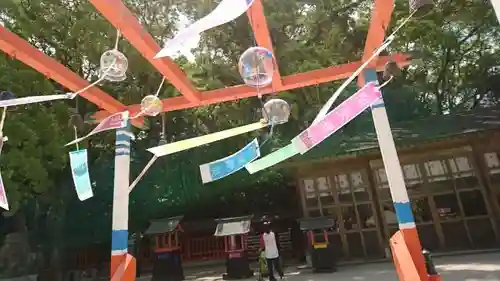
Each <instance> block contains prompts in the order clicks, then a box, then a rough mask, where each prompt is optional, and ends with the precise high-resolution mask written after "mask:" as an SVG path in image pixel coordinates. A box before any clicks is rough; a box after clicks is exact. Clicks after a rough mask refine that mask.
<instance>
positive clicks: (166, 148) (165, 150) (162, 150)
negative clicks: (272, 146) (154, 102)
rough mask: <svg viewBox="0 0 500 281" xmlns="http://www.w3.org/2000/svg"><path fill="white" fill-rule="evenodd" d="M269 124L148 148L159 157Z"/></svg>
mask: <svg viewBox="0 0 500 281" xmlns="http://www.w3.org/2000/svg"><path fill="white" fill-rule="evenodd" d="M267 126H268V124H267V123H264V122H260V121H259V122H255V123H253V124H249V125H245V126H241V127H236V128H233V129H229V130H224V131H220V132H217V133H213V134H209V135H204V136H199V137H195V138H190V139H186V140H181V141H178V142H173V143H168V144H164V145H160V146H156V147H152V148H148V151H149V152H151V153H153V154H154V155H156V156H157V157H161V156H165V155H169V154H173V153H176V152H179V151H183V150H188V149H191V148H194V147H198V146H202V145H205V144H209V143H212V142H216V141H220V140H223V139H227V138H230V137H234V136H237V135H241V134H244V133H248V132H251V131H255V130H259V129H262V128H265V127H267Z"/></svg>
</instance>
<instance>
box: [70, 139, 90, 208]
mask: <svg viewBox="0 0 500 281" xmlns="http://www.w3.org/2000/svg"><path fill="white" fill-rule="evenodd" d="M69 162H70V165H71V174H72V175H73V182H74V183H75V188H76V194H77V195H78V199H80V201H84V200H87V199H89V198H90V197H92V196H94V193H93V192H92V185H91V184H90V175H89V167H88V164H87V150H86V149H80V150H76V151H71V152H70V153H69Z"/></svg>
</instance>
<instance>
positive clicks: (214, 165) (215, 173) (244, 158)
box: [200, 139, 260, 183]
mask: <svg viewBox="0 0 500 281" xmlns="http://www.w3.org/2000/svg"><path fill="white" fill-rule="evenodd" d="M259 157H260V149H259V142H258V140H257V139H254V140H253V141H251V142H250V143H249V144H247V145H246V146H245V147H243V148H242V149H240V150H239V151H238V152H236V153H234V154H232V155H229V156H228V157H225V158H222V159H219V160H215V161H213V162H210V163H206V164H203V165H200V173H201V180H202V181H203V183H208V182H211V181H215V180H218V179H221V178H224V177H227V176H229V175H231V174H233V173H235V172H237V171H239V170H241V169H243V168H244V167H245V166H246V165H247V164H248V163H250V162H252V161H253V160H255V159H257V158H259Z"/></svg>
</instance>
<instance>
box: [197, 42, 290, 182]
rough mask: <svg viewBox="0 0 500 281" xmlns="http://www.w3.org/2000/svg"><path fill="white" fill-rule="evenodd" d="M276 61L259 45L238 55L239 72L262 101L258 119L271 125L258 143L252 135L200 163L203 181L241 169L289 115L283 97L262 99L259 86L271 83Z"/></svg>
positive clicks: (216, 178) (288, 108) (258, 153)
mask: <svg viewBox="0 0 500 281" xmlns="http://www.w3.org/2000/svg"><path fill="white" fill-rule="evenodd" d="M274 67H275V61H274V56H273V54H272V52H271V51H269V50H267V49H265V48H262V47H251V48H249V49H247V50H246V51H245V52H244V53H243V54H242V55H241V57H240V60H239V62H238V69H239V72H240V75H241V77H242V79H243V81H244V82H245V84H246V85H248V86H249V87H253V88H255V89H256V91H257V98H258V99H259V101H260V104H261V110H262V115H263V118H262V119H261V123H262V124H265V125H266V127H270V129H269V133H268V134H267V136H266V138H265V139H264V141H263V142H262V144H261V145H259V142H258V139H257V138H255V139H254V140H252V141H251V142H250V143H248V144H247V145H246V146H245V147H243V148H242V149H240V150H239V151H237V152H236V153H233V154H231V155H229V156H228V157H225V158H222V159H218V160H215V161H212V162H210V163H206V164H203V165H200V174H201V179H202V182H203V183H208V182H212V181H215V180H218V179H221V178H224V177H227V176H229V175H231V174H233V173H235V172H237V171H239V170H241V169H243V168H244V167H245V166H246V165H247V164H248V163H251V162H252V161H254V160H255V159H257V158H259V157H260V147H262V146H263V145H264V144H265V143H266V142H268V141H269V140H270V139H271V138H272V136H273V132H274V126H275V125H279V124H283V123H286V122H287V121H288V118H289V116H290V106H289V105H288V103H287V102H286V101H284V100H282V99H270V100H268V101H267V102H265V103H264V101H263V98H262V94H261V91H260V90H261V88H263V87H266V86H269V85H270V84H272V79H273V74H274Z"/></svg>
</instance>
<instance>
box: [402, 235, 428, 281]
mask: <svg viewBox="0 0 500 281" xmlns="http://www.w3.org/2000/svg"><path fill="white" fill-rule="evenodd" d="M400 231H401V233H402V234H403V237H404V241H405V243H406V246H407V247H408V251H409V252H410V255H411V258H412V260H413V263H414V264H415V267H416V268H417V271H418V275H419V276H420V280H422V281H423V280H428V275H427V269H426V267H425V259H424V255H423V254H422V245H421V244H420V239H419V237H418V232H417V228H409V229H401V230H400Z"/></svg>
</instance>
